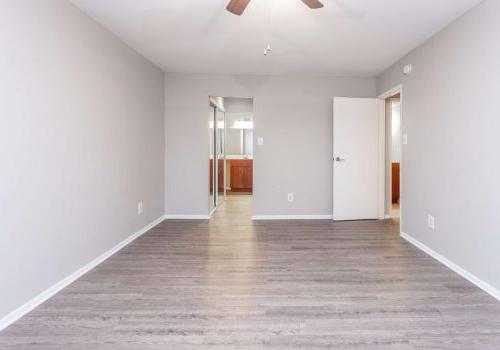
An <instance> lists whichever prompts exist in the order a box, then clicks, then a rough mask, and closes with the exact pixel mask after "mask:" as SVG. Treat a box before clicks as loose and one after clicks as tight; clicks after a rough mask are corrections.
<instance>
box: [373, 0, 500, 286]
mask: <svg viewBox="0 0 500 350" xmlns="http://www.w3.org/2000/svg"><path fill="white" fill-rule="evenodd" d="M499 15H500V2H499V1H496V0H487V1H485V2H483V3H482V4H481V5H479V7H477V8H475V9H473V10H472V11H470V12H469V13H467V14H466V15H465V16H463V17H462V18H460V19H459V20H457V21H456V22H455V23H453V24H452V25H450V26H449V27H447V28H446V29H445V30H443V31H442V32H440V33H438V34H437V35H436V36H434V37H433V38H431V39H430V40H429V41H427V42H426V43H424V44H423V45H422V46H420V47H418V48H417V49H416V50H414V51H413V52H411V53H410V54H409V55H408V56H406V57H404V58H403V59H402V60H401V61H399V62H398V63H396V64H395V65H394V66H392V67H391V68H390V69H389V70H387V71H386V72H385V73H383V74H382V75H381V76H380V77H379V78H378V79H377V90H378V92H379V93H382V92H384V91H387V90H389V89H390V88H392V87H394V86H396V85H398V84H400V83H402V84H403V101H402V102H403V113H402V131H403V132H405V131H406V132H407V133H408V145H404V146H403V154H402V160H403V163H402V167H403V168H402V174H403V178H402V191H403V192H402V199H401V200H402V208H403V213H402V215H403V226H402V230H403V232H405V233H407V234H409V235H411V236H413V237H414V238H416V239H417V240H419V241H420V242H422V243H424V244H425V245H427V246H428V247H430V248H431V249H433V250H434V251H436V252H438V253H439V254H441V255H443V256H444V257H446V258H447V259H448V260H450V261H452V262H454V263H455V264H458V265H459V266H461V267H462V268H464V269H465V270H467V271H468V272H470V273H472V274H474V275H475V276H476V277H478V278H480V279H482V280H483V281H485V282H487V283H489V284H490V285H491V286H493V287H495V288H496V289H497V290H498V289H500V254H499V247H500V234H499V232H500V221H499V217H500V215H499V214H500V181H499V179H500V163H499V153H498V152H499V150H500V138H499V137H498V131H499V130H500V117H499V116H500V104H499V103H498V94H499V92H500V64H499V62H500V40H499V38H500V21H499ZM407 63H411V64H412V65H413V73H412V74H411V75H410V76H404V75H403V74H402V70H403V65H404V64H407ZM428 214H433V215H434V216H435V217H436V230H435V231H432V230H430V229H428V228H427V226H426V219H427V215H428ZM499 295H500V294H499Z"/></svg>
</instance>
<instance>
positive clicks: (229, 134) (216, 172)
mask: <svg viewBox="0 0 500 350" xmlns="http://www.w3.org/2000/svg"><path fill="white" fill-rule="evenodd" d="M209 104H210V107H209V133H210V144H209V149H210V153H209V154H210V156H209V158H210V170H209V179H210V180H209V186H210V196H209V197H210V206H209V214H210V215H212V214H214V213H215V212H216V211H218V209H219V208H221V207H223V204H224V207H231V208H228V209H229V210H238V211H240V214H241V211H245V214H247V216H248V218H250V217H251V215H252V209H251V208H252V196H253V167H254V164H253V154H254V152H253V149H254V147H253V140H254V133H253V125H254V106H253V98H244V97H213V96H212V97H210V98H209Z"/></svg>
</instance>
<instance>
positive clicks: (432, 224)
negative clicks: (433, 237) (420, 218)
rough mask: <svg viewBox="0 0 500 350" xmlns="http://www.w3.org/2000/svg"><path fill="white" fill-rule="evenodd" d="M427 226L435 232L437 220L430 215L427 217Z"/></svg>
mask: <svg viewBox="0 0 500 350" xmlns="http://www.w3.org/2000/svg"><path fill="white" fill-rule="evenodd" d="M427 226H428V227H429V228H430V229H431V230H435V229H436V218H435V217H434V216H432V215H428V216H427Z"/></svg>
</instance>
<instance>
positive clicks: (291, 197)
mask: <svg viewBox="0 0 500 350" xmlns="http://www.w3.org/2000/svg"><path fill="white" fill-rule="evenodd" d="M288 201H289V202H293V193H289V194H288Z"/></svg>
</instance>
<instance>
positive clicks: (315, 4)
mask: <svg viewBox="0 0 500 350" xmlns="http://www.w3.org/2000/svg"><path fill="white" fill-rule="evenodd" d="M302 2H303V3H304V4H306V5H307V6H309V8H312V9H320V8H322V7H323V4H322V3H321V2H319V0H302Z"/></svg>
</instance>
